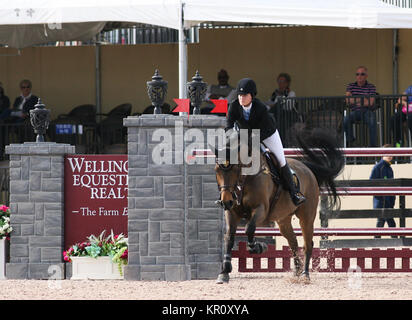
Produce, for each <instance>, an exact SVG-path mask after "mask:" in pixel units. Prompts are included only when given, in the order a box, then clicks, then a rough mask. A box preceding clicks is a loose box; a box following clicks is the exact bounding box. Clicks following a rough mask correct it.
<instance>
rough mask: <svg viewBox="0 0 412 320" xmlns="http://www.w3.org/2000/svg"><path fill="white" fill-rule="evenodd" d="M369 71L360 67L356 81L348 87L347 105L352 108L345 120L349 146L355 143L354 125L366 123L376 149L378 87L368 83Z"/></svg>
mask: <svg viewBox="0 0 412 320" xmlns="http://www.w3.org/2000/svg"><path fill="white" fill-rule="evenodd" d="M367 78H368V69H367V68H366V67H364V66H360V67H358V68H357V69H356V81H355V82H352V83H349V84H348V85H347V87H346V94H345V95H346V96H347V97H348V98H347V99H346V102H347V104H348V105H349V107H350V111H349V114H348V115H346V116H345V118H344V119H343V126H344V129H345V134H346V139H347V141H348V144H351V143H352V142H354V141H355V138H354V137H353V133H352V124H353V123H354V122H357V121H361V122H363V123H366V124H367V125H368V127H369V139H370V146H371V147H376V146H377V144H376V140H377V122H376V114H375V110H374V108H375V97H374V96H375V95H376V87H375V85H373V84H372V83H370V82H368V81H367V80H366V79H367Z"/></svg>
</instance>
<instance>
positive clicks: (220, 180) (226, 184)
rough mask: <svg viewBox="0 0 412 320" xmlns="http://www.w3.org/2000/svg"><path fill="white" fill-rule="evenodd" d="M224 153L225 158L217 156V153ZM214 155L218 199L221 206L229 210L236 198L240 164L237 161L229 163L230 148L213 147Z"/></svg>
mask: <svg viewBox="0 0 412 320" xmlns="http://www.w3.org/2000/svg"><path fill="white" fill-rule="evenodd" d="M222 153H223V154H225V156H226V157H225V159H222V158H219V154H222ZM215 155H216V165H215V172H216V181H217V185H218V188H219V192H220V201H222V204H223V208H224V209H225V210H230V209H232V208H233V205H234V204H235V201H236V200H237V199H238V196H237V192H238V191H239V189H238V188H239V179H240V176H241V170H242V166H241V165H240V164H239V163H236V164H234V163H230V149H229V148H226V149H224V150H217V149H215Z"/></svg>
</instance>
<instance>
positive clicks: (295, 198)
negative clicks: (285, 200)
mask: <svg viewBox="0 0 412 320" xmlns="http://www.w3.org/2000/svg"><path fill="white" fill-rule="evenodd" d="M280 173H281V176H282V181H283V186H284V188H285V189H287V190H289V193H290V197H291V198H292V202H293V203H294V205H295V206H299V205H301V204H302V203H303V202H305V200H306V198H305V196H304V195H303V194H302V193H301V192H300V190H299V189H298V186H296V185H295V182H294V181H293V174H292V171H291V170H290V168H289V166H288V164H287V163H286V164H285V165H284V166H283V167H282V168H280Z"/></svg>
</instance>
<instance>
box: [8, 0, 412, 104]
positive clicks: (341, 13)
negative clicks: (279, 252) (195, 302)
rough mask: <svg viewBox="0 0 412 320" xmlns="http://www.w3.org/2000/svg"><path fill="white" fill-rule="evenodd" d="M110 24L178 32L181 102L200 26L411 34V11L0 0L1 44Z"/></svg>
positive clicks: (197, 0) (367, 0) (243, 2)
mask: <svg viewBox="0 0 412 320" xmlns="http://www.w3.org/2000/svg"><path fill="white" fill-rule="evenodd" d="M109 21H118V22H135V23H144V24H151V25H158V26H163V27H168V28H173V29H178V30H179V31H180V32H179V96H180V98H184V97H185V96H186V90H185V86H186V82H187V74H186V73H187V53H186V41H185V38H184V32H183V29H184V28H187V27H190V26H193V25H195V24H198V23H199V22H232V23H264V24H289V25H311V26H334V27H348V28H391V29H399V28H412V9H404V8H402V9H401V8H398V7H395V6H392V5H388V4H386V3H383V2H382V1H380V0H311V1H308V0H288V1H284V0H253V1H251V0H225V1H222V0H207V1H205V0H150V1H147V0H70V1H68V0H13V1H10V0H0V43H3V44H6V43H7V44H9V45H10V46H15V47H24V46H27V45H32V44H34V43H36V41H34V39H33V37H34V34H40V40H38V41H40V42H49V41H56V40H62V41H63V40H79V39H75V38H76V37H79V36H80V35H79V31H81V30H79V28H74V29H77V33H76V32H74V31H72V32H69V31H68V30H63V29H64V27H65V26H73V24H76V23H91V22H95V24H90V25H89V26H88V27H86V25H87V24H84V28H87V29H88V31H91V32H92V33H94V32H96V31H97V32H99V31H100V30H101V29H99V28H101V27H102V25H101V24H99V23H102V22H109ZM96 23H97V24H96ZM34 25H37V28H34V27H33V26H34ZM39 25H42V27H40V29H39ZM42 28H43V29H42ZM93 28H94V29H93ZM67 29H69V28H67ZM29 30H32V31H33V32H32V36H30V34H29V33H28V32H29ZM39 30H40V31H39ZM42 30H43V33H42V32H41V31H42ZM83 31H84V30H83ZM80 33H82V32H80ZM84 35H85V36H89V35H86V34H84ZM37 43H38V42H37Z"/></svg>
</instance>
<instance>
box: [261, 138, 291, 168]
mask: <svg viewBox="0 0 412 320" xmlns="http://www.w3.org/2000/svg"><path fill="white" fill-rule="evenodd" d="M263 143H264V144H265V145H266V147H268V148H269V150H270V151H271V152H272V153H273V154H274V155H275V157H276V160H277V161H278V162H279V165H280V167H283V166H285V165H286V159H285V153H284V151H283V144H282V140H281V139H280V136H279V132H278V130H276V131H275V133H274V134H272V135H271V136H270V137H268V138H266V139H265V140H263Z"/></svg>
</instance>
